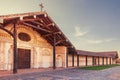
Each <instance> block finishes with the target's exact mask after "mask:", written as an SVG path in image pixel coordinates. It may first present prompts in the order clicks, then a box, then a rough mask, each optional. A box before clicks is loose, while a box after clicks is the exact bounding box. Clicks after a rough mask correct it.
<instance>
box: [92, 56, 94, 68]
mask: <svg viewBox="0 0 120 80" xmlns="http://www.w3.org/2000/svg"><path fill="white" fill-rule="evenodd" d="M92 65H93V66H94V56H92Z"/></svg>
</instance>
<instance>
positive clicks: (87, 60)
mask: <svg viewBox="0 0 120 80" xmlns="http://www.w3.org/2000/svg"><path fill="white" fill-rule="evenodd" d="M87 57H88V56H86V66H88V59H87Z"/></svg>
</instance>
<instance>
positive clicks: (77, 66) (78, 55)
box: [77, 54, 79, 67]
mask: <svg viewBox="0 0 120 80" xmlns="http://www.w3.org/2000/svg"><path fill="white" fill-rule="evenodd" d="M77 67H79V54H78V55H77Z"/></svg>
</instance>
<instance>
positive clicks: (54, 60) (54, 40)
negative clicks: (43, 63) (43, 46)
mask: <svg viewBox="0 0 120 80" xmlns="http://www.w3.org/2000/svg"><path fill="white" fill-rule="evenodd" d="M52 35H53V69H56V48H55V47H56V37H55V34H52Z"/></svg>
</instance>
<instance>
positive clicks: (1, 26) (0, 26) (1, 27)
mask: <svg viewBox="0 0 120 80" xmlns="http://www.w3.org/2000/svg"><path fill="white" fill-rule="evenodd" d="M0 29H2V30H4V31H6V32H7V33H8V34H10V35H11V36H12V37H14V36H13V33H12V32H10V31H9V30H7V29H5V28H4V27H3V25H1V24H0Z"/></svg>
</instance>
